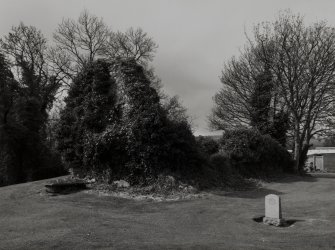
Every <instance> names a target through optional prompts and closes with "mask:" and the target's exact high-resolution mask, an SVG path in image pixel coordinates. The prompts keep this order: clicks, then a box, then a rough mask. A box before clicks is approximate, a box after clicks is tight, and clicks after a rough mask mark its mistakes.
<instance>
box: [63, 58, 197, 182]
mask: <svg viewBox="0 0 335 250" xmlns="http://www.w3.org/2000/svg"><path fill="white" fill-rule="evenodd" d="M65 102H66V107H65V109H64V110H63V111H62V113H61V117H60V123H59V130H58V148H59V149H60V151H61V152H62V154H63V156H64V159H65V160H66V162H67V163H68V166H69V167H70V168H73V169H74V170H79V171H80V172H81V173H82V174H84V175H94V176H95V177H100V178H101V179H105V180H107V181H108V180H112V179H117V178H124V179H127V180H128V181H130V182H131V183H147V182H148V181H150V180H152V179H154V178H155V177H157V176H158V175H159V174H160V173H163V172H173V173H178V174H182V173H187V172H189V173H190V172H192V171H193V170H194V169H195V168H196V167H197V166H198V165H199V164H198V165H197V162H196V161H197V147H196V142H195V138H194V136H193V134H192V131H191V128H190V125H189V123H188V121H187V120H184V119H181V117H182V116H180V110H177V109H175V111H176V112H173V114H168V112H167V110H165V109H164V108H163V107H162V105H161V103H160V97H159V95H158V93H157V91H156V89H155V88H153V87H152V86H151V82H150V80H149V78H147V76H146V72H145V70H144V69H143V67H142V66H140V65H139V64H138V63H137V62H136V61H135V60H133V59H127V60H117V61H114V62H113V63H108V62H106V61H96V62H94V63H93V64H91V65H90V66H89V67H87V68H86V69H85V70H84V71H83V72H82V73H81V74H80V75H79V76H78V77H77V78H76V79H75V81H74V82H73V84H72V85H71V88H70V90H69V94H68V96H67V98H66V99H65ZM168 110H169V111H171V109H168ZM176 114H179V115H176ZM192 168H193V170H192Z"/></svg>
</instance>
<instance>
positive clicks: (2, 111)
mask: <svg viewBox="0 0 335 250" xmlns="http://www.w3.org/2000/svg"><path fill="white" fill-rule="evenodd" d="M21 69H22V72H23V77H22V79H21V82H18V81H16V80H15V79H14V77H13V74H12V73H11V71H10V67H9V64H8V62H7V61H6V60H5V57H4V56H3V55H0V117H1V118H0V119H1V122H0V186H1V185H8V184H14V183H20V182H24V181H31V180H38V179H42V178H47V177H53V176H57V175H61V174H64V173H65V171H64V170H63V168H62V164H61V162H60V158H59V157H57V153H56V152H54V151H52V150H51V149H49V148H48V147H47V146H46V145H45V137H44V133H43V131H44V130H43V129H44V125H45V123H46V119H47V115H46V111H45V108H44V107H43V105H44V102H43V101H44V99H42V98H41V95H39V94H40V92H39V90H40V89H39V88H38V86H36V85H34V83H36V80H35V79H34V77H35V75H34V74H33V72H32V71H30V70H29V69H27V68H24V67H22V68H21Z"/></svg>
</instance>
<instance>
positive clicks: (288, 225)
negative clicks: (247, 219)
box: [252, 216, 304, 227]
mask: <svg viewBox="0 0 335 250" xmlns="http://www.w3.org/2000/svg"><path fill="white" fill-rule="evenodd" d="M263 218H264V216H259V217H254V218H252V220H253V221H255V222H257V223H263ZM302 221H304V220H294V219H290V220H285V224H283V225H281V226H279V227H290V226H292V225H293V224H294V223H296V222H302Z"/></svg>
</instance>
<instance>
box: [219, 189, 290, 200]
mask: <svg viewBox="0 0 335 250" xmlns="http://www.w3.org/2000/svg"><path fill="white" fill-rule="evenodd" d="M268 194H276V195H282V194H284V193H283V192H279V191H276V190H274V189H268V188H257V189H254V190H249V191H233V192H228V193H225V194H222V196H227V197H236V198H246V199H258V198H263V197H264V196H266V195H268Z"/></svg>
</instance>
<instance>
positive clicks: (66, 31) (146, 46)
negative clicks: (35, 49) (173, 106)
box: [49, 11, 157, 83]
mask: <svg viewBox="0 0 335 250" xmlns="http://www.w3.org/2000/svg"><path fill="white" fill-rule="evenodd" d="M53 37H54V41H55V46H54V47H53V48H52V49H51V50H50V52H49V58H50V61H51V62H52V63H53V64H52V66H53V70H54V71H55V72H61V73H62V75H63V76H64V77H65V79H68V80H70V81H71V80H73V78H74V77H75V76H76V75H77V74H78V73H79V72H80V71H82V69H83V68H84V67H85V65H86V64H88V63H91V62H93V61H94V60H96V59H98V58H104V59H108V60H114V59H117V58H121V59H124V58H134V59H135V60H136V61H137V62H139V63H141V64H142V65H146V63H147V62H148V61H151V60H152V59H153V56H154V53H155V49H156V48H157V45H156V44H155V42H154V41H153V40H152V39H151V38H150V37H148V35H147V34H146V33H145V32H143V30H142V29H140V28H139V29H136V30H134V29H133V28H130V29H129V30H128V31H127V32H125V33H122V32H112V30H111V29H110V28H109V27H108V26H107V25H106V24H105V23H104V21H103V20H102V19H101V18H98V17H96V16H94V15H91V14H89V13H88V12H87V11H84V12H82V13H81V14H80V16H79V18H78V20H77V21H75V20H73V19H64V20H63V21H62V23H61V24H59V26H58V28H57V30H56V32H55V33H54V36H53ZM67 83H69V82H67Z"/></svg>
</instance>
